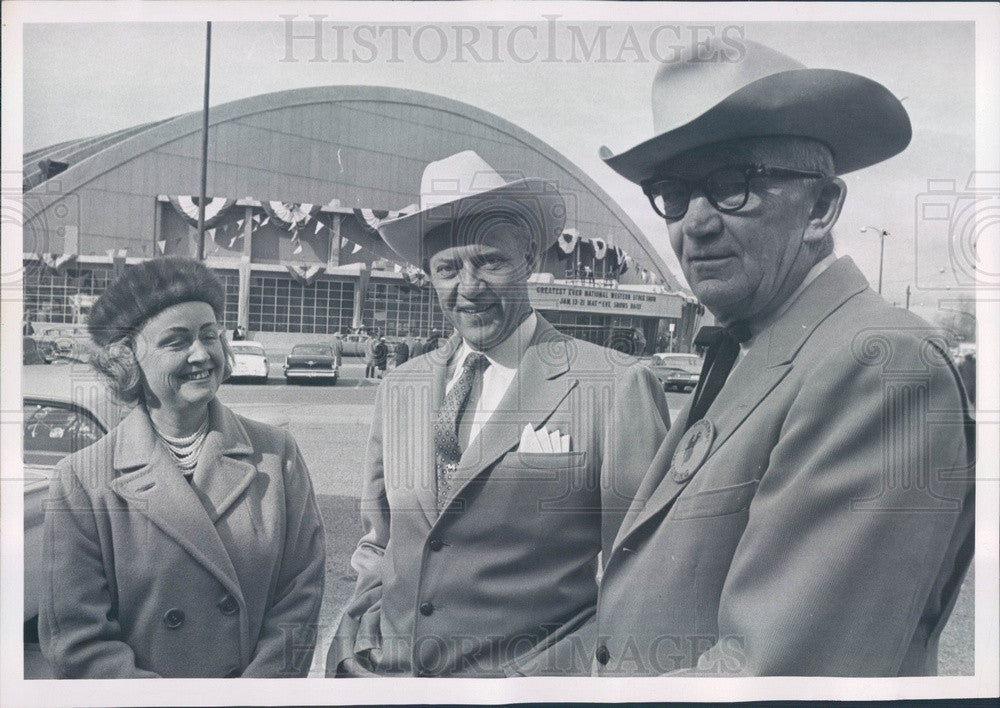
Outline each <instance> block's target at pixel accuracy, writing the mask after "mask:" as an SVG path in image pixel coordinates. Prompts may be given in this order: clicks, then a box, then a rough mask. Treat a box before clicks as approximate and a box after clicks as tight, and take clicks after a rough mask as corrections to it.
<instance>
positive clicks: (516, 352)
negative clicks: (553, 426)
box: [446, 310, 538, 449]
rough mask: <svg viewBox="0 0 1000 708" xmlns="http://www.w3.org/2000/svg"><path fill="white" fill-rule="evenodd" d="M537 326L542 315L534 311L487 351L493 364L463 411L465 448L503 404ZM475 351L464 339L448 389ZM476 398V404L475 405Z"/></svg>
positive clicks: (476, 384)
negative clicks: (539, 315)
mask: <svg viewBox="0 0 1000 708" xmlns="http://www.w3.org/2000/svg"><path fill="white" fill-rule="evenodd" d="M537 325H538V316H537V315H536V314H535V312H534V310H532V312H531V314H530V315H528V317H527V319H525V320H524V322H522V323H521V324H520V325H519V326H518V328H517V329H516V330H514V332H513V333H512V334H511V335H510V336H509V337H507V339H505V340H503V341H502V342H500V343H499V344H497V345H496V346H495V347H493V348H491V349H488V350H487V351H484V352H483V354H485V355H486V358H487V359H488V360H489V362H490V365H489V366H488V367H486V370H485V371H483V373H482V376H477V377H476V381H475V382H474V383H473V386H472V391H471V392H470V393H469V403H467V404H466V407H465V412H464V413H463V414H462V424H461V425H460V426H459V427H460V434H459V443H460V444H462V447H463V449H464V448H465V447H466V446H467V444H468V441H470V440H474V439H475V438H476V436H477V435H479V432H480V431H481V430H482V429H483V424H484V423H485V422H486V421H488V420H489V419H490V416H492V415H493V412H494V411H495V410H496V409H497V406H499V405H500V401H501V400H502V399H503V397H504V394H506V393H507V389H509V388H510V384H511V382H512V381H513V380H514V375H515V374H516V373H517V367H518V365H519V364H520V363H521V357H523V356H524V352H525V351H526V350H527V349H528V344H530V343H531V338H532V337H533V336H534V335H535V327H536V326H537ZM473 351H474V350H473V349H472V347H470V346H469V343H468V342H466V341H465V340H464V339H463V340H462V345H461V346H460V347H459V348H458V351H457V352H456V353H455V356H454V357H452V359H451V361H450V362H449V363H448V384H447V387H446V392H447V391H450V390H451V387H452V386H454V385H455V382H456V381H458V377H459V376H461V375H462V364H463V363H464V362H465V357H467V356H469V354H471V353H472V352H473ZM473 401H474V405H472V402H473ZM470 414H471V416H472V417H471V418H470ZM466 425H468V426H469V427H468V438H467V439H466V440H463V439H462V438H464V437H465V435H464V434H463V433H464V432H465V431H464V430H462V428H464V427H465V426H466Z"/></svg>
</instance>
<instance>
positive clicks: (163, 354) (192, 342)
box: [135, 302, 226, 412]
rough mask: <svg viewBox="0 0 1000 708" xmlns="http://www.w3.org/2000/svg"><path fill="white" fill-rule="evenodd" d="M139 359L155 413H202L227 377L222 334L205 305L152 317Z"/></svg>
mask: <svg viewBox="0 0 1000 708" xmlns="http://www.w3.org/2000/svg"><path fill="white" fill-rule="evenodd" d="M135 355H136V359H137V360H138V362H139V368H140V369H141V370H142V378H143V389H144V393H145V394H146V404H147V406H148V407H150V408H163V409H166V410H169V411H174V412H184V411H186V410H192V411H193V410H197V409H199V408H200V407H202V406H205V405H207V404H208V402H209V401H210V400H212V398H213V397H214V396H215V392H216V391H218V390H219V385H220V384H221V383H222V378H223V376H224V372H225V364H226V354H225V350H224V349H223V345H222V335H221V334H220V332H219V324H218V322H216V321H215V313H214V312H213V311H212V307H211V305H209V304H208V303H206V302H182V303H179V304H177V305H172V306H170V307H168V308H166V309H165V310H163V311H161V312H160V313H158V314H157V315H155V316H154V317H152V318H150V319H149V321H147V322H146V324H145V325H144V326H143V328H142V329H141V330H139V334H138V337H137V338H136V341H135Z"/></svg>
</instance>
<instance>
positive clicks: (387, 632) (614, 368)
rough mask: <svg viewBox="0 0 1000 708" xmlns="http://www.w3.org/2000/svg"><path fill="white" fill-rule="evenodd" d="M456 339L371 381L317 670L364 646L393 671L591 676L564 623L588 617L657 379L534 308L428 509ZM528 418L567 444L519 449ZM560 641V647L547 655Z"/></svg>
mask: <svg viewBox="0 0 1000 708" xmlns="http://www.w3.org/2000/svg"><path fill="white" fill-rule="evenodd" d="M459 344H460V340H459V339H457V338H453V339H452V340H451V341H450V342H449V343H448V345H447V346H445V347H442V348H441V349H438V350H435V351H432V352H430V353H428V354H425V355H423V356H421V357H417V358H416V359H413V360H411V361H409V362H407V363H406V364H405V365H403V366H401V367H399V368H397V369H395V370H394V371H393V372H392V374H391V375H389V376H388V377H387V378H386V379H385V380H384V381H383V383H382V386H381V390H380V391H379V395H378V399H377V403H376V407H375V414H374V415H375V417H374V422H373V426H372V432H371V438H370V441H369V446H368V456H367V470H366V480H365V486H364V492H363V496H362V501H361V513H362V524H363V527H364V536H363V537H362V538H361V540H360V542H359V543H358V547H357V551H356V552H355V553H354V556H353V558H352V560H351V564H352V566H353V568H354V569H355V570H356V571H357V573H358V581H357V586H356V590H355V594H354V597H353V599H352V600H351V601H350V603H349V605H348V607H347V609H346V611H345V612H344V615H343V618H342V619H341V622H340V625H339V627H338V630H337V633H336V637H335V639H334V642H333V645H332V647H331V649H330V653H329V654H328V658H327V673H328V675H330V676H333V675H336V674H337V673H338V671H339V669H340V663H341V662H342V661H343V659H344V658H345V657H349V656H351V655H353V654H362V653H365V654H368V653H370V658H371V660H372V661H373V662H374V663H375V665H376V668H377V670H378V671H379V672H380V673H386V674H397V675H400V674H401V675H419V676H429V675H437V676H504V675H508V674H514V673H552V674H574V673H575V674H585V673H589V670H590V655H591V654H592V653H593V648H592V647H593V645H592V643H590V644H588V643H587V642H586V640H585V639H583V638H581V635H580V634H576V633H575V632H576V631H577V630H578V629H580V628H581V627H582V626H583V625H585V624H586V623H587V622H588V621H591V620H592V619H593V614H594V609H595V603H596V599H597V584H596V578H595V574H596V573H597V571H598V553H599V552H600V551H601V547H602V536H603V540H604V542H605V543H606V547H607V548H609V547H610V543H611V540H612V539H613V538H614V533H615V531H616V530H617V529H618V526H619V525H620V523H621V520H622V518H623V517H624V514H625V511H626V510H627V508H628V504H629V502H630V500H631V498H632V496H633V495H634V493H635V490H636V488H637V486H638V483H639V480H640V479H641V477H642V475H643V474H644V473H645V470H646V469H647V468H648V466H649V462H650V461H651V460H652V457H653V455H654V453H655V452H656V450H657V448H658V447H659V445H660V443H661V442H662V440H663V437H664V435H665V433H666V430H667V427H668V426H669V412H668V409H667V405H666V399H665V397H664V395H663V390H662V387H661V386H660V384H659V382H658V381H657V380H656V379H655V377H653V376H652V375H651V373H650V372H649V371H648V369H646V368H645V367H642V366H641V365H640V364H637V363H634V360H631V359H628V360H626V357H624V356H623V355H621V354H619V353H617V352H613V351H611V350H608V349H604V348H602V347H598V346H595V345H592V344H589V343H586V342H582V341H579V340H576V339H573V338H570V337H567V336H565V335H562V334H559V333H558V332H557V331H556V330H555V329H554V328H553V327H552V326H551V325H550V324H548V323H547V322H545V320H543V319H542V318H541V317H539V322H538V324H537V326H536V329H535V333H534V336H533V338H532V340H531V343H530V344H529V346H528V348H527V350H526V352H525V354H524V356H523V358H522V359H521V362H520V365H519V367H518V370H517V373H516V375H515V377H514V380H513V381H512V382H511V385H510V388H509V389H508V391H507V393H506V395H505V396H504V398H503V400H502V401H501V402H500V404H499V406H498V408H497V410H496V411H495V412H494V413H493V415H492V416H491V418H490V419H489V420H488V421H487V422H486V423H485V425H484V427H483V430H482V432H481V433H480V434H479V435H478V436H477V437H476V438H475V439H473V440H472V441H471V443H470V445H469V447H468V449H466V450H465V452H464V454H463V455H462V459H461V462H460V465H459V471H458V475H459V481H458V482H457V483H455V484H453V485H452V492H451V498H450V503H449V504H448V506H447V508H446V510H445V511H444V513H442V514H439V513H438V510H437V476H436V470H435V451H434V443H433V440H434V435H433V431H434V421H435V419H436V417H437V410H438V408H439V405H440V402H441V400H442V398H443V396H444V391H445V384H446V379H447V364H448V361H449V358H450V357H451V356H452V354H453V353H454V352H455V351H456V349H457V347H458V345H459ZM529 423H530V424H531V425H532V426H533V427H534V428H536V429H538V428H540V427H541V426H543V425H546V426H548V429H549V430H550V431H552V430H559V431H560V432H561V433H563V434H568V435H570V437H571V445H572V451H571V452H565V453H548V454H545V453H519V452H517V451H516V448H517V447H518V443H519V439H520V435H521V431H522V429H523V428H524V426H525V424H529ZM590 626H591V627H593V623H592V622H591V624H590ZM570 637H572V638H574V639H575V641H572V642H571V641H569V639H570ZM564 640H565V641H564ZM561 642H564V643H562V644H561V646H564V647H568V648H569V649H568V650H566V651H562V652H557V651H556V650H555V649H554V647H556V646H557V645H560V643H561ZM550 650H551V651H550ZM547 652H549V653H548V654H546V653H547ZM543 654H546V655H547V656H549V660H548V661H541V660H540V657H541V656H542V655H543ZM556 657H558V658H556ZM529 665H530V668H529Z"/></svg>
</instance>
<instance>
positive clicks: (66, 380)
mask: <svg viewBox="0 0 1000 708" xmlns="http://www.w3.org/2000/svg"><path fill="white" fill-rule="evenodd" d="M21 397H22V398H36V399H46V400H49V401H57V402H62V403H71V404H73V405H77V406H80V407H81V408H85V409H87V410H88V411H90V412H91V413H92V414H93V415H94V416H95V417H96V418H97V419H98V420H99V421H100V422H101V424H102V425H103V426H104V427H105V428H107V429H108V430H111V428H113V427H115V426H116V425H117V424H118V421H119V420H121V418H122V416H123V415H124V414H125V413H127V412H128V407H127V406H125V405H124V404H122V403H121V402H120V401H118V400H117V399H116V398H115V397H114V395H112V393H111V391H110V390H109V389H108V387H107V386H106V385H105V383H104V381H103V380H102V379H101V378H100V377H99V375H98V374H97V372H96V371H94V369H93V368H91V366H90V365H89V364H83V363H80V362H70V363H65V364H26V365H24V366H22V367H21Z"/></svg>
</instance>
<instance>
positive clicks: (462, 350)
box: [452, 310, 538, 371]
mask: <svg viewBox="0 0 1000 708" xmlns="http://www.w3.org/2000/svg"><path fill="white" fill-rule="evenodd" d="M537 326H538V315H536V314H535V311H534V310H532V311H531V313H530V314H529V315H528V316H527V317H526V318H525V320H524V322H522V323H521V324H520V325H518V327H517V329H515V330H514V331H513V332H512V333H511V335H510V336H509V337H507V339H505V340H503V341H502V342H500V343H499V344H497V345H496V346H494V347H492V348H490V349H487V350H486V351H484V352H483V354H485V355H486V358H487V359H488V360H489V362H490V366H500V367H503V368H505V369H516V368H517V365H518V364H520V363H521V357H523V356H524V352H526V351H527V350H528V345H529V344H530V343H531V338H532V337H533V336H534V334H535V327H537ZM473 351H474V350H473V349H472V347H470V346H469V343H468V342H467V341H465V340H464V339H463V340H462V345H461V346H460V347H459V348H458V353H457V356H456V357H455V359H454V365H453V369H452V370H453V371H457V370H458V369H459V368H460V367H461V366H462V363H463V362H464V361H465V357H467V356H469V354H471V353H472V352H473Z"/></svg>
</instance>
